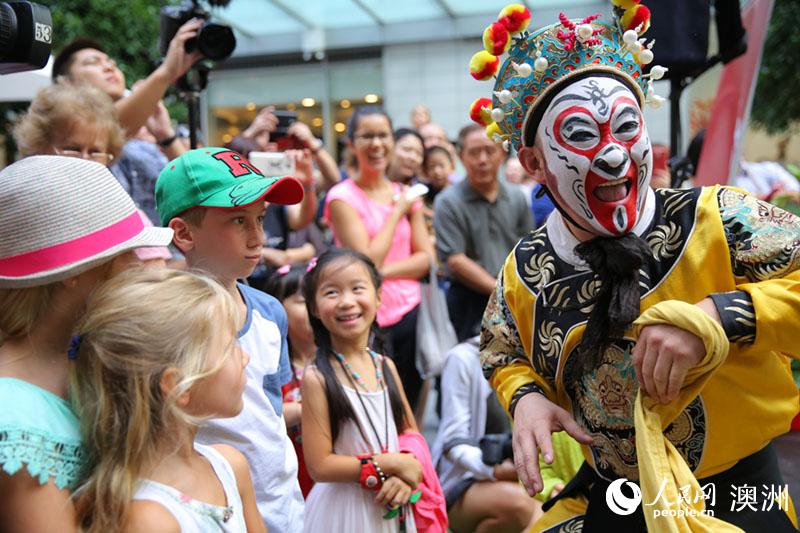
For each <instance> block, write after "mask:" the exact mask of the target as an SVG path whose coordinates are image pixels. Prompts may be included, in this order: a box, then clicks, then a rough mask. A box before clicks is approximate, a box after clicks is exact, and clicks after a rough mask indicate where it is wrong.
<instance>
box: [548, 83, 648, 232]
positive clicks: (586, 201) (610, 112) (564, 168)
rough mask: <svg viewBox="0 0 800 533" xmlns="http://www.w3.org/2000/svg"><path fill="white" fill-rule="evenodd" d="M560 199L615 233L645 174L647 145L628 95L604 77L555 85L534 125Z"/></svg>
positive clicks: (594, 227) (631, 213) (626, 226)
mask: <svg viewBox="0 0 800 533" xmlns="http://www.w3.org/2000/svg"><path fill="white" fill-rule="evenodd" d="M536 135H537V142H539V143H540V146H541V148H542V151H543V152H544V157H545V160H546V162H547V167H548V170H549V174H552V176H554V181H555V183H548V184H547V185H548V187H550V188H551V190H553V188H555V191H554V192H555V193H556V194H555V196H556V199H557V201H559V202H562V201H563V202H564V203H565V204H566V205H563V206H562V207H569V209H570V211H572V212H573V213H574V214H575V215H577V217H578V220H576V222H578V223H579V224H580V225H582V226H584V227H585V228H586V229H588V230H591V231H592V232H593V233H596V234H598V235H606V236H618V235H624V234H625V233H628V232H630V231H631V229H632V228H633V226H634V224H636V220H637V219H638V217H639V213H640V212H641V210H642V208H643V206H644V201H645V198H646V197H647V190H648V185H649V183H650V176H651V174H652V166H653V163H652V160H653V154H652V147H651V145H650V137H649V136H648V134H647V129H646V128H645V125H644V121H643V120H642V113H641V110H640V109H639V105H638V103H637V102H636V97H635V96H634V95H633V93H632V92H631V91H630V89H628V88H627V87H626V86H625V85H623V84H622V83H620V82H619V81H617V80H615V79H612V78H607V77H601V76H598V77H591V78H584V79H582V80H579V81H577V82H575V83H572V84H570V85H568V86H567V87H565V88H564V89H562V90H561V91H560V92H559V93H558V94H557V95H556V96H555V98H553V101H552V102H550V104H549V106H548V107H547V109H546V110H545V112H544V114H543V115H542V120H541V122H540V123H539V127H538V130H537V132H536Z"/></svg>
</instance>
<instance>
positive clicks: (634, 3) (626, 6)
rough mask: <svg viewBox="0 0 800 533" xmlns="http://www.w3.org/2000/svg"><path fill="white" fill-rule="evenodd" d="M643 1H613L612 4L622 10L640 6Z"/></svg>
mask: <svg viewBox="0 0 800 533" xmlns="http://www.w3.org/2000/svg"><path fill="white" fill-rule="evenodd" d="M641 1H642V0H611V3H612V4H614V5H615V6H617V7H619V8H622V9H630V8H632V7H633V6H638V5H639V3H640V2H641Z"/></svg>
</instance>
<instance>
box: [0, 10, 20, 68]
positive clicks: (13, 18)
mask: <svg viewBox="0 0 800 533" xmlns="http://www.w3.org/2000/svg"><path fill="white" fill-rule="evenodd" d="M16 41H17V15H16V14H14V10H13V9H11V6H9V5H8V4H6V3H5V2H0V57H5V55H6V52H5V51H6V50H13V49H14V45H15V44H16Z"/></svg>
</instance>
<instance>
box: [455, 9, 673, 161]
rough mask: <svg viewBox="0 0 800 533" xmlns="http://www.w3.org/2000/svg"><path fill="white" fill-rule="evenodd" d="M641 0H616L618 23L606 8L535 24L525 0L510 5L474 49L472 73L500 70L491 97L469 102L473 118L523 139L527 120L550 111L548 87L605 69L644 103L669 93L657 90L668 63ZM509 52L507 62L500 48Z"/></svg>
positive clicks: (502, 136)
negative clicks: (603, 14)
mask: <svg viewBox="0 0 800 533" xmlns="http://www.w3.org/2000/svg"><path fill="white" fill-rule="evenodd" d="M639 2H640V0H612V3H613V4H614V16H613V21H612V23H611V24H605V23H601V22H598V21H597V19H598V18H599V17H600V15H591V16H589V17H586V18H585V19H583V20H569V19H568V18H567V16H566V15H565V14H564V13H561V14H560V15H559V19H560V20H559V22H557V23H555V24H551V25H549V26H545V27H544V28H541V29H539V30H536V31H534V32H532V33H531V32H528V31H527V27H528V25H529V24H530V20H531V14H530V11H528V8H527V7H525V6H523V5H521V4H510V5H508V6H506V7H505V8H503V10H502V11H501V12H500V15H499V17H498V19H497V21H495V22H493V23H492V24H491V25H490V26H489V27H487V28H486V30H485V31H484V33H483V44H484V48H485V50H481V51H480V52H478V53H476V54H475V55H473V56H472V59H471V60H470V65H469V70H470V74H471V75H472V77H473V78H475V79H476V80H487V79H489V78H492V77H494V78H495V80H496V81H495V85H494V91H493V95H494V96H493V97H492V99H489V98H478V99H477V100H475V101H474V102H473V103H472V105H471V106H470V118H472V119H473V120H474V121H475V122H477V123H479V124H481V125H482V126H485V127H486V134H487V135H488V137H489V138H490V139H492V140H493V141H495V142H496V143H498V144H503V147H504V148H505V149H506V150H508V148H509V146H513V147H514V148H515V149H517V150H519V148H520V146H522V145H523V143H524V141H525V139H523V135H524V132H525V131H526V130H527V129H528V124H529V122H530V121H531V120H532V118H533V119H534V120H536V118H535V117H536V116H537V110H538V112H539V114H541V112H543V111H544V108H545V107H546V103H547V102H549V100H550V98H549V95H552V94H555V93H556V92H557V91H558V88H560V87H563V86H564V85H565V84H566V83H568V82H569V81H571V80H572V79H574V78H576V77H578V76H581V75H584V74H585V73H587V72H598V73H606V74H607V75H613V76H615V77H617V78H619V79H620V80H622V81H624V82H625V83H626V85H628V86H629V87H630V89H631V90H632V91H633V93H634V94H635V95H636V97H637V99H638V100H639V105H640V106H642V105H643V104H644V103H645V102H647V103H650V104H651V105H653V106H655V107H659V106H660V105H661V104H662V103H663V101H664V99H663V98H661V97H660V96H657V95H655V94H654V92H653V87H652V80H657V79H660V78H662V77H663V76H664V74H665V72H666V70H667V69H665V68H663V67H660V66H654V67H652V68H651V69H650V73H649V74H645V73H644V72H643V68H644V67H645V66H646V65H648V64H650V63H651V62H652V61H653V52H652V47H653V43H654V41H651V42H649V43H648V42H647V41H646V40H645V39H644V38H641V35H642V34H643V33H644V32H645V31H647V29H648V28H649V27H650V10H649V9H647V7H645V6H643V5H641V4H640V3H639ZM506 52H508V58H507V59H506V60H505V61H504V62H503V63H502V66H501V60H500V56H501V55H503V54H504V53H506Z"/></svg>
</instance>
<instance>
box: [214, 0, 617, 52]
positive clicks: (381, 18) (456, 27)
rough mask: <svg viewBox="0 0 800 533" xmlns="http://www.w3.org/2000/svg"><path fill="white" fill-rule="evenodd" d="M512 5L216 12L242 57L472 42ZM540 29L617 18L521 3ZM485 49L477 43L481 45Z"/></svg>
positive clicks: (554, 3) (591, 7) (308, 5)
mask: <svg viewBox="0 0 800 533" xmlns="http://www.w3.org/2000/svg"><path fill="white" fill-rule="evenodd" d="M509 3H511V2H510V1H509V0H304V1H302V2H300V1H296V0H231V2H230V4H228V6H227V7H225V8H211V9H210V11H211V12H212V13H213V14H214V16H215V17H216V18H217V19H219V20H221V21H222V22H225V23H226V24H229V25H231V26H233V27H234V29H235V30H236V33H237V38H238V45H237V47H236V51H235V52H234V57H246V56H254V55H259V56H260V55H272V54H285V53H293V52H295V53H296V52H304V53H305V54H306V55H307V56H308V57H309V58H310V57H311V56H312V55H316V56H317V58H320V57H321V56H322V55H324V53H325V51H326V50H332V49H342V48H358V47H369V46H383V45H386V44H396V43H406V42H420V41H426V40H428V41H438V40H450V39H459V38H470V37H474V36H476V35H480V34H481V33H482V32H483V29H484V28H485V27H486V26H488V25H489V24H490V23H491V22H492V19H493V18H494V17H496V16H497V14H498V13H499V12H500V10H501V9H502V8H503V7H505V6H506V5H508V4H509ZM520 3H523V4H525V5H526V6H527V7H528V9H530V10H531V13H532V22H531V25H532V26H533V27H534V28H538V27H541V26H545V25H547V24H551V23H553V22H557V20H558V18H557V17H558V12H559V11H562V10H564V11H565V12H566V13H567V15H568V16H569V17H570V18H577V17H581V16H585V15H586V14H588V13H589V12H599V13H602V14H606V13H609V12H610V11H611V7H610V3H609V2H608V0H521V1H520ZM476 44H477V43H476Z"/></svg>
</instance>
